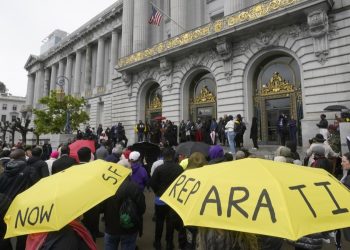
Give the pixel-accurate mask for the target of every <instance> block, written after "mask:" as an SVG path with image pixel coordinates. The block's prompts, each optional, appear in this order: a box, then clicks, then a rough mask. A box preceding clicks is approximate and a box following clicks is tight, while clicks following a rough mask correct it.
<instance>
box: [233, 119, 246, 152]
mask: <svg viewBox="0 0 350 250" xmlns="http://www.w3.org/2000/svg"><path fill="white" fill-rule="evenodd" d="M246 129H247V127H246V126H245V123H244V122H243V120H242V116H241V115H240V114H238V115H237V116H236V120H235V121H234V128H233V130H234V132H235V144H236V148H241V147H243V135H244V132H245V131H246Z"/></svg>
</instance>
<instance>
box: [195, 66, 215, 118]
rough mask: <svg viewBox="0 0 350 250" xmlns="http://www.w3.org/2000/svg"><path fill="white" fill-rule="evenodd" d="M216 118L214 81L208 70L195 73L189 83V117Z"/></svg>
mask: <svg viewBox="0 0 350 250" xmlns="http://www.w3.org/2000/svg"><path fill="white" fill-rule="evenodd" d="M212 118H216V82H215V78H214V76H213V75H212V74H211V73H210V72H208V71H206V70H205V71H201V72H198V73H197V74H195V76H194V77H193V78H192V80H190V84H189V119H190V120H192V121H196V120H197V119H201V120H202V121H205V120H208V119H212Z"/></svg>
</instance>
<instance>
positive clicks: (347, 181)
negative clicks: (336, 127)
mask: <svg viewBox="0 0 350 250" xmlns="http://www.w3.org/2000/svg"><path fill="white" fill-rule="evenodd" d="M341 166H342V169H343V176H342V177H341V179H340V181H341V182H342V183H344V185H345V186H347V187H348V188H349V189H350V171H349V169H350V152H347V153H345V154H344V155H343V156H342V158H341Z"/></svg>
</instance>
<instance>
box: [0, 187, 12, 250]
mask: <svg viewBox="0 0 350 250" xmlns="http://www.w3.org/2000/svg"><path fill="white" fill-rule="evenodd" d="M10 204H11V199H10V198H9V197H8V196H7V195H5V194H2V193H0V249H1V250H12V245H11V241H10V239H4V236H5V233H6V224H5V221H4V217H5V214H6V211H7V210H8V208H9V207H10Z"/></svg>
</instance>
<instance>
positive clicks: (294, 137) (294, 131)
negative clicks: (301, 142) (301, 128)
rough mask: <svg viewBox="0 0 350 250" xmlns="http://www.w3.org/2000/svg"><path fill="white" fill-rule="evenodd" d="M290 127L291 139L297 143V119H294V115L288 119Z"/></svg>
mask: <svg viewBox="0 0 350 250" xmlns="http://www.w3.org/2000/svg"><path fill="white" fill-rule="evenodd" d="M288 127H289V136H290V140H291V141H292V142H294V143H295V145H296V144H297V131H298V127H297V121H296V120H295V119H294V116H291V118H290V120H289V121H288Z"/></svg>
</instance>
